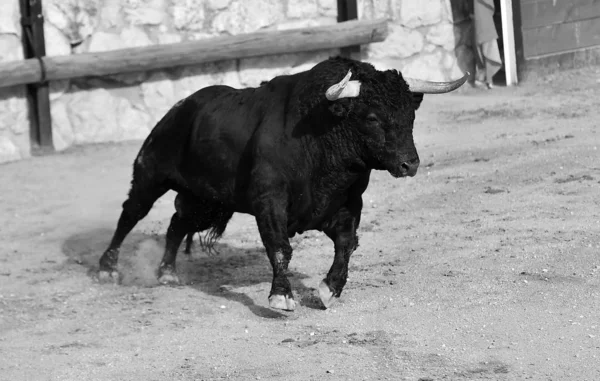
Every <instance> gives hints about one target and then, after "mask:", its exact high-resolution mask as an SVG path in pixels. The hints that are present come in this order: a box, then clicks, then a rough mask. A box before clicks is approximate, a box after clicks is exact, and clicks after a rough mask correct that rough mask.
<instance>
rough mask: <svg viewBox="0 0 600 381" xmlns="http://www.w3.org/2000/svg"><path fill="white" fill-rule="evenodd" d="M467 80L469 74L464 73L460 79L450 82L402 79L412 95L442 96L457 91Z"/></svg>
mask: <svg viewBox="0 0 600 381" xmlns="http://www.w3.org/2000/svg"><path fill="white" fill-rule="evenodd" d="M467 78H469V72H467V73H465V75H463V76H462V78H459V79H456V80H454V81H451V82H431V81H423V80H421V79H414V78H404V80H405V81H406V83H407V84H408V89H409V90H410V91H412V92H413V93H424V94H442V93H448V92H450V91H453V90H456V89H458V88H459V87H461V86H462V85H463V83H465V82H466V81H467Z"/></svg>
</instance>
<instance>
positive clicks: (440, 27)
mask: <svg viewBox="0 0 600 381" xmlns="http://www.w3.org/2000/svg"><path fill="white" fill-rule="evenodd" d="M454 31H455V28H454V25H452V24H450V23H446V22H443V23H439V24H437V25H434V26H432V27H430V28H429V31H428V32H427V35H426V36H425V38H426V39H427V41H429V42H431V43H432V44H434V45H438V46H441V47H443V48H444V49H446V50H451V49H454V46H455V45H456V36H455V35H454ZM459 38H460V36H459Z"/></svg>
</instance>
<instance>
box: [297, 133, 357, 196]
mask: <svg viewBox="0 0 600 381" xmlns="http://www.w3.org/2000/svg"><path fill="white" fill-rule="evenodd" d="M310 140H312V141H310V142H307V143H308V144H307V145H306V146H307V148H308V149H307V152H308V155H307V159H308V160H310V161H311V162H312V163H311V164H312V167H313V168H315V171H316V172H318V177H320V176H324V180H325V179H327V180H326V181H333V182H335V183H339V185H341V186H343V185H342V183H344V182H345V181H346V180H348V181H351V179H354V178H355V177H356V176H357V175H358V174H360V173H364V172H365V171H367V170H368V168H367V166H366V164H365V162H364V160H363V156H364V155H363V152H362V151H363V144H362V140H361V139H360V138H359V137H358V136H356V134H355V133H354V132H353V129H350V128H347V127H345V126H335V127H333V128H331V129H330V130H329V131H328V132H327V133H324V134H322V135H319V136H313V137H311V139H310Z"/></svg>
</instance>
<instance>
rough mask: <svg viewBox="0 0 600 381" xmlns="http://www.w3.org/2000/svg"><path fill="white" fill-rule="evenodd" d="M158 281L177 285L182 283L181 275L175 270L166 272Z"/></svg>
mask: <svg viewBox="0 0 600 381" xmlns="http://www.w3.org/2000/svg"><path fill="white" fill-rule="evenodd" d="M158 283H160V284H165V285H171V286H177V285H179V284H180V282H179V277H178V276H177V274H175V273H173V272H164V273H162V274H161V275H160V277H158Z"/></svg>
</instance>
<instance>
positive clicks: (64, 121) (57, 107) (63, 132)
mask: <svg viewBox="0 0 600 381" xmlns="http://www.w3.org/2000/svg"><path fill="white" fill-rule="evenodd" d="M50 115H51V118H52V142H53V143H54V149H56V150H57V151H63V150H65V149H67V148H69V147H70V146H72V145H73V143H74V141H75V136H74V134H73V128H72V127H71V121H70V120H69V115H68V112H67V106H66V103H65V101H64V99H61V100H58V101H54V102H52V103H51V105H50Z"/></svg>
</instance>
